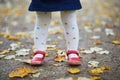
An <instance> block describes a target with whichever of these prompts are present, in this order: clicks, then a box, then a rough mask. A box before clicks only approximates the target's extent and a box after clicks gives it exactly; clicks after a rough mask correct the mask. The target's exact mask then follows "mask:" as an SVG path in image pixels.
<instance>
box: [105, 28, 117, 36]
mask: <svg viewBox="0 0 120 80" xmlns="http://www.w3.org/2000/svg"><path fill="white" fill-rule="evenodd" d="M105 32H106V35H107V36H114V35H115V33H114V31H113V30H112V29H108V28H106V29H105Z"/></svg>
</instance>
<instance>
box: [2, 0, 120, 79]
mask: <svg viewBox="0 0 120 80" xmlns="http://www.w3.org/2000/svg"><path fill="white" fill-rule="evenodd" d="M81 3H82V5H83V8H82V9H81V10H79V11H77V20H78V26H79V31H80V33H79V34H80V43H79V51H80V49H81V48H85V49H86V50H87V49H89V48H91V47H94V46H96V47H100V48H103V49H104V50H108V51H109V54H83V53H81V55H82V65H80V66H74V67H77V68H79V69H80V73H78V74H70V73H69V72H68V71H67V69H68V68H69V67H71V66H69V65H68V64H67V62H55V61H54V57H55V56H56V51H54V50H48V52H49V54H50V55H49V56H48V57H46V58H45V63H44V64H43V65H41V66H31V65H29V64H25V63H22V62H19V61H17V60H15V59H29V58H30V56H31V55H32V51H30V55H27V56H16V57H15V59H7V60H6V59H4V57H2V58H0V80H55V79H59V78H69V77H73V78H74V77H87V78H90V77H91V76H90V74H89V73H88V71H89V70H91V69H92V68H90V67H88V62H89V61H92V60H94V61H98V62H100V64H99V67H101V66H103V65H106V66H109V67H110V71H105V72H104V73H103V74H101V80H119V79H120V58H119V56H120V54H119V52H120V45H117V44H113V43H112V41H114V40H120V35H119V34H120V14H119V11H120V9H119V7H120V5H119V0H100V1H98V0H81ZM28 5H29V0H19V1H18V0H16V1H14V0H11V1H7V0H0V32H1V33H2V32H4V33H7V32H10V33H11V34H12V35H15V34H16V33H17V32H27V33H29V32H31V33H32V32H33V29H34V23H35V13H34V12H29V11H27V9H28ZM52 15H53V18H52V22H51V26H50V27H49V37H48V42H47V44H49V45H53V44H54V45H56V48H58V49H66V46H65V45H64V44H65V40H64V35H63V31H59V30H61V29H62V27H63V26H62V24H61V20H60V14H59V12H54V13H53V14H52ZM86 27H87V28H86ZM89 27H90V28H89ZM88 28H89V29H88ZM106 29H111V30H113V32H114V34H111V35H107V34H106V33H107V32H106V31H105V30H106ZM55 30H56V32H55ZM51 31H52V32H53V33H52V32H51ZM27 33H26V34H27ZM95 35H97V36H100V39H96V40H94V39H93V40H92V39H90V37H92V36H95ZM0 41H2V42H3V43H1V44H0V50H1V51H2V50H5V49H8V48H9V47H10V44H11V43H17V42H21V43H22V48H27V49H32V46H33V44H34V43H33V37H32V38H27V39H23V38H20V39H19V40H17V41H14V40H8V39H7V38H6V37H5V36H4V37H3V36H0ZM97 41H100V42H102V45H94V44H93V43H94V42H97ZM55 42H56V43H55ZM57 43H58V44H57ZM0 55H1V54H0ZM8 55H15V51H10V52H9V53H6V54H5V56H8ZM54 64H60V65H59V66H55V65H54ZM20 67H27V68H31V69H36V70H40V76H39V77H36V78H35V77H33V76H32V75H28V76H26V77H24V78H9V77H8V74H9V73H10V72H11V71H13V70H15V69H17V68H20ZM66 80H67V79H66Z"/></svg>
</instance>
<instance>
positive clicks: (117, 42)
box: [112, 40, 120, 45]
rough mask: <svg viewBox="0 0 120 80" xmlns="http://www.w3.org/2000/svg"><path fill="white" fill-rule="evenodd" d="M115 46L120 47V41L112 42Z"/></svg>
mask: <svg viewBox="0 0 120 80" xmlns="http://www.w3.org/2000/svg"><path fill="white" fill-rule="evenodd" d="M112 43H113V44H116V45H120V40H115V41H112Z"/></svg>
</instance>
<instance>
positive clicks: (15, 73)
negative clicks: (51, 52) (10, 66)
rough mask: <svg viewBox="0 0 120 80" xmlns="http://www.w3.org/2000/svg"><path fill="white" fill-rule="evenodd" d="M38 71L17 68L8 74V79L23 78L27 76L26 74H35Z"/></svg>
mask: <svg viewBox="0 0 120 80" xmlns="http://www.w3.org/2000/svg"><path fill="white" fill-rule="evenodd" d="M37 72H38V71H37V70H32V69H28V68H25V67H23V68H18V69H16V70H14V71H12V72H11V73H9V77H10V78H14V77H21V78H23V77H25V76H27V75H28V74H30V73H37Z"/></svg>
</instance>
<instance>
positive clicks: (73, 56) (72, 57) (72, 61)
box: [67, 50, 81, 65]
mask: <svg viewBox="0 0 120 80" xmlns="http://www.w3.org/2000/svg"><path fill="white" fill-rule="evenodd" d="M67 56H68V64H69V65H80V64H81V59H80V55H79V53H78V52H77V51H75V50H69V51H68V52H67Z"/></svg>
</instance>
